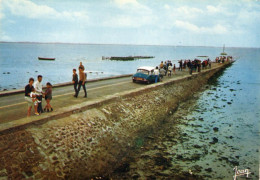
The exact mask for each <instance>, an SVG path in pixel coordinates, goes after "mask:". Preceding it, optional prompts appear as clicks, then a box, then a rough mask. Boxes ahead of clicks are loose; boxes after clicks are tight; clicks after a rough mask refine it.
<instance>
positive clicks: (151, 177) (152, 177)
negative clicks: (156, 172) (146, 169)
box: [146, 175, 156, 180]
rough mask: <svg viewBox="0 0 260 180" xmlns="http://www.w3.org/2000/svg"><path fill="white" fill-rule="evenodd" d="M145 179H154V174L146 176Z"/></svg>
mask: <svg viewBox="0 0 260 180" xmlns="http://www.w3.org/2000/svg"><path fill="white" fill-rule="evenodd" d="M146 179H149V180H156V176H153V175H150V176H146Z"/></svg>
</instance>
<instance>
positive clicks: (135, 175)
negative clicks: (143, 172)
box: [132, 173, 140, 179]
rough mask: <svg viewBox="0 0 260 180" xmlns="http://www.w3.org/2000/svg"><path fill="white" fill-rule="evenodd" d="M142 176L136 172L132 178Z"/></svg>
mask: <svg viewBox="0 0 260 180" xmlns="http://www.w3.org/2000/svg"><path fill="white" fill-rule="evenodd" d="M139 177H140V175H139V174H138V173H135V174H133V175H132V179H138V178H139Z"/></svg>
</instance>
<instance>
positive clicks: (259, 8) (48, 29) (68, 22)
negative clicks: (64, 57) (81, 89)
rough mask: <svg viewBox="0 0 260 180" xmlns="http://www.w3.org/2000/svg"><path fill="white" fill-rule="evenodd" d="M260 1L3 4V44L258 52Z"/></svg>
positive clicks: (7, 0) (41, 0)
mask: <svg viewBox="0 0 260 180" xmlns="http://www.w3.org/2000/svg"><path fill="white" fill-rule="evenodd" d="M259 29H260V0H214V1H213V0H71V1H69V0H0V41H10V42H24V41H26V42H27V41H29V42H63V43H94V44H140V45H177V46H219V47H221V46H223V44H225V45H226V46H227V47H228V46H229V47H260V30H259Z"/></svg>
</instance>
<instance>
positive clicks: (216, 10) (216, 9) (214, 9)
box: [206, 5, 220, 13]
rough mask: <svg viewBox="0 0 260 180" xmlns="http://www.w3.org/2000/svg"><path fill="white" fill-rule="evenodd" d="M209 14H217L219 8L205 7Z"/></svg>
mask: <svg viewBox="0 0 260 180" xmlns="http://www.w3.org/2000/svg"><path fill="white" fill-rule="evenodd" d="M206 8H207V10H208V12H209V13H218V12H220V7H214V6H211V5H209V6H207V7H206Z"/></svg>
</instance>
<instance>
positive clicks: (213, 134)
mask: <svg viewBox="0 0 260 180" xmlns="http://www.w3.org/2000/svg"><path fill="white" fill-rule="evenodd" d="M222 50H223V49H222V47H190V46H187V47H185V46H156V45H97V44H61V43H57V44H55V43H49V44H48V43H46V44H44V43H0V92H1V91H4V90H5V91H9V90H14V89H23V88H24V86H25V85H26V84H28V80H29V78H30V77H33V78H35V79H36V78H37V75H42V76H43V83H46V82H51V83H52V84H57V83H63V82H69V81H71V79H72V69H73V68H76V69H77V68H78V66H79V63H80V62H82V63H83V65H84V66H85V68H86V70H87V71H88V72H89V73H88V79H97V78H103V77H110V76H116V75H123V74H132V73H135V71H136V69H137V68H138V67H140V66H157V65H159V64H160V62H161V61H166V60H171V61H172V62H173V63H174V64H176V65H177V67H178V60H181V59H182V60H184V59H194V58H196V57H197V56H208V57H209V58H210V59H211V60H213V61H214V59H215V57H217V56H219V55H220V53H221V52H222ZM225 52H226V53H227V54H228V55H230V56H233V57H234V58H235V60H236V61H235V62H234V63H233V64H232V66H230V67H229V68H227V69H226V70H225V71H224V72H223V73H222V74H221V75H219V76H217V78H216V79H215V80H214V81H213V83H212V82H209V84H207V85H206V88H205V89H204V90H203V91H202V92H200V93H199V94H198V95H197V98H196V101H195V102H193V103H192V105H190V106H187V105H183V110H184V111H185V113H184V114H183V113H182V114H181V117H182V118H183V119H184V120H186V121H188V122H187V123H186V125H187V124H192V125H191V126H186V125H183V124H180V125H179V127H178V128H179V129H180V131H181V132H180V133H181V134H185V135H187V139H189V141H187V143H186V147H187V149H192V148H193V146H194V145H195V144H197V145H199V146H200V147H205V148H206V149H208V150H209V151H207V152H208V153H207V155H205V156H203V157H201V158H199V160H198V161H192V163H191V162H189V163H187V164H185V161H183V159H182V160H181V161H179V160H178V158H177V159H176V158H174V155H173V160H172V161H173V162H172V163H173V164H174V163H179V164H180V166H182V167H183V168H184V169H185V168H186V170H187V171H188V170H192V167H193V166H194V165H196V164H197V165H199V166H200V167H201V168H202V170H200V171H199V172H198V174H201V175H205V173H207V174H210V177H211V178H213V179H232V177H233V175H234V173H233V171H234V170H233V168H235V166H237V168H238V169H250V172H252V173H251V174H250V175H249V176H251V177H252V178H253V179H258V178H259V157H260V156H259V147H260V139H259V132H260V131H259V125H260V124H259V120H260V48H235V47H226V48H225ZM102 56H105V57H111V56H154V58H151V59H139V60H135V61H111V60H102ZM38 57H54V58H56V60H55V61H39V60H38ZM90 72H92V73H90ZM185 109H186V110H185ZM178 111H179V110H178ZM170 118H173V117H169V119H170ZM184 120H183V121H184ZM189 120H190V121H189ZM194 124H195V126H194ZM169 127H170V126H168V127H167V128H169ZM161 128H164V126H162V127H161ZM213 128H214V130H213ZM170 131H171V130H169V129H168V130H167V131H165V132H166V133H167V134H168V133H170ZM162 136H164V135H163V134H162ZM166 141H169V140H168V139H167V140H165V139H164V138H159V139H157V140H155V141H154V143H159V144H160V143H164V144H167V142H166ZM182 141H183V140H182ZM168 144H170V143H168ZM180 144H182V146H178V145H176V144H175V145H172V144H171V145H169V146H168V147H167V148H166V149H165V151H168V152H169V153H168V154H171V152H172V151H178V149H179V152H182V151H181V149H182V150H183V151H185V152H186V153H188V154H189V152H188V151H187V149H185V148H184V147H185V146H183V143H181V142H180ZM205 148H204V149H205ZM193 149H194V148H193ZM191 153H192V152H191ZM175 157H176V156H175ZM178 157H180V156H178ZM183 157H184V156H183ZM132 163H137V162H132ZM214 164H215V165H214ZM190 166H191V167H190ZM205 166H206V167H207V169H206V171H205V170H203V167H205ZM136 167H137V165H136ZM209 167H211V168H210V169H209ZM143 171H149V170H145V169H144V170H143ZM223 171H224V172H225V173H223ZM147 173H148V172H147ZM149 173H150V172H149ZM203 173H204V174H203ZM212 173H213V174H212ZM143 174H145V172H143ZM155 176H156V175H155ZM207 177H209V176H207ZM211 178H206V179H211Z"/></svg>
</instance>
